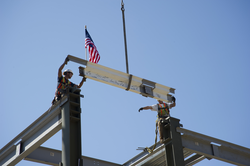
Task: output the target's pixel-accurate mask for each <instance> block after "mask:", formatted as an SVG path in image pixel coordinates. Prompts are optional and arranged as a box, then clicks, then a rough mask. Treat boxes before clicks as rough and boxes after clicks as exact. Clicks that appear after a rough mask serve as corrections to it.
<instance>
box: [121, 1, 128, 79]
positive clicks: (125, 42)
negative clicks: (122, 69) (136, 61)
mask: <svg viewBox="0 0 250 166" xmlns="http://www.w3.org/2000/svg"><path fill="white" fill-rule="evenodd" d="M121 6H122V7H121V10H122V20H123V33H124V45H125V58H126V69H127V74H129V71H128V53H127V40H126V29H125V18H124V11H125V9H124V3H123V0H121Z"/></svg>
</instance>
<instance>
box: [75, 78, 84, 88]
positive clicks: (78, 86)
mask: <svg viewBox="0 0 250 166" xmlns="http://www.w3.org/2000/svg"><path fill="white" fill-rule="evenodd" d="M85 81H86V77H83V78H82V81H81V82H80V83H79V84H78V85H77V88H81V87H82V84H83V82H85Z"/></svg>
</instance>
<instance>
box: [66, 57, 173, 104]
mask: <svg viewBox="0 0 250 166" xmlns="http://www.w3.org/2000/svg"><path fill="white" fill-rule="evenodd" d="M67 58H68V59H69V60H70V61H72V62H76V63H79V64H82V65H84V66H85V67H79V70H80V75H81V76H85V77H86V78H89V79H93V80H95V81H99V82H102V83H105V84H108V85H111V86H115V87H118V88H121V89H124V90H128V91H131V92H134V93H138V94H141V95H143V96H145V97H152V98H155V99H160V100H162V101H165V102H171V101H172V99H171V95H170V94H169V93H173V94H174V93H175V89H174V88H170V87H168V86H165V85H161V84H158V83H156V82H153V81H150V80H146V79H143V78H140V77H137V76H134V75H131V74H127V73H124V72H121V71H118V70H114V69H111V68H108V67H105V66H102V65H99V64H96V63H91V62H88V61H86V60H84V59H80V58H77V57H74V56H71V55H68V56H67Z"/></svg>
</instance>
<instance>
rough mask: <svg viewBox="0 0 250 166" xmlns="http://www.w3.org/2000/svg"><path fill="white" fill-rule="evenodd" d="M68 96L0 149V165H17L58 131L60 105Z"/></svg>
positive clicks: (59, 127) (59, 125)
mask: <svg viewBox="0 0 250 166" xmlns="http://www.w3.org/2000/svg"><path fill="white" fill-rule="evenodd" d="M67 101H68V98H67V96H65V97H64V98H62V99H61V100H60V102H58V103H57V104H55V105H54V106H52V107H51V108H50V109H49V110H48V111H46V112H45V113H44V114H43V115H41V116H40V117H39V118H38V119H37V120H35V121H34V122H33V123H32V124H31V125H29V126H28V127H27V128H26V129H25V130H23V131H22V132H21V133H20V134H19V135H17V136H16V137H15V138H14V139H13V140H11V141H10V142H9V143H8V144H7V145H5V146H4V147H3V148H2V149H1V150H0V165H3V166H5V165H10V166H11V165H15V164H17V163H18V162H19V161H21V160H22V159H23V158H24V157H26V156H27V155H29V154H30V153H31V152H32V151H33V150H35V149H36V148H37V147H39V146H40V145H41V144H42V143H44V142H45V141H46V140H48V139H49V138H50V137H51V136H53V135H54V134H55V133H57V132H58V131H59V130H60V129H61V128H62V125H61V123H62V122H61V111H60V107H61V106H62V105H63V104H64V103H66V102H67Z"/></svg>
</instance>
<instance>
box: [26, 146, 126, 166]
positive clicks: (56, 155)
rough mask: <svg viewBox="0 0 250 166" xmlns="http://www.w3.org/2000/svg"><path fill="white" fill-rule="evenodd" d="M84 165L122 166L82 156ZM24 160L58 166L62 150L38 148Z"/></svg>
mask: <svg viewBox="0 0 250 166" xmlns="http://www.w3.org/2000/svg"><path fill="white" fill-rule="evenodd" d="M82 159H83V165H102V166H122V165H120V164H116V163H111V162H108V161H103V160H99V159H94V158H91V157H86V156H82ZM24 160H28V161H33V162H37V163H41V164H48V165H53V166H58V165H59V162H61V161H62V152H61V151H60V150H55V149H50V148H46V147H38V148H37V149H36V150H34V151H33V152H32V153H31V154H29V155H28V156H27V157H26V158H24Z"/></svg>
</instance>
